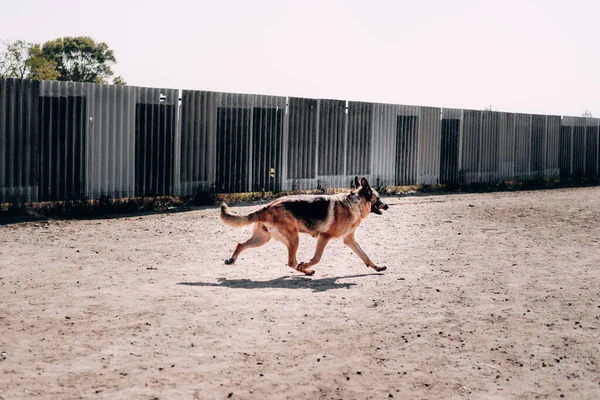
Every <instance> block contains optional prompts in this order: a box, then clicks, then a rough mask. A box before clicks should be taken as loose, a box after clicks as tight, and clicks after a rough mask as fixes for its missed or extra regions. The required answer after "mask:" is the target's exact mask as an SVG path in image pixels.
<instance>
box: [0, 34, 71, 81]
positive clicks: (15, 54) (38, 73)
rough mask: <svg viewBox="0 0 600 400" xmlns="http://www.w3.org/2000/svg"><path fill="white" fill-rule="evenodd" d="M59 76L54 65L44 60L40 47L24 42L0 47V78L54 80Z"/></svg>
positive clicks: (5, 44)
mask: <svg viewBox="0 0 600 400" xmlns="http://www.w3.org/2000/svg"><path fill="white" fill-rule="evenodd" d="M59 75H60V74H59V73H58V71H57V70H56V63H54V62H52V61H50V60H47V59H46V58H44V56H43V55H42V52H41V48H40V45H38V44H33V43H28V42H25V41H24V40H17V41H14V42H11V43H6V42H4V43H2V44H1V45H0V78H17V79H45V80H55V79H57V78H58V77H59Z"/></svg>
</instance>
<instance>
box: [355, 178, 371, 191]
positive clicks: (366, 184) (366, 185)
mask: <svg viewBox="0 0 600 400" xmlns="http://www.w3.org/2000/svg"><path fill="white" fill-rule="evenodd" d="M356 180H358V177H357V178H356ZM360 186H361V187H362V188H363V189H364V190H369V189H371V186H370V185H369V182H367V180H366V179H365V177H364V176H363V178H362V179H361V180H360Z"/></svg>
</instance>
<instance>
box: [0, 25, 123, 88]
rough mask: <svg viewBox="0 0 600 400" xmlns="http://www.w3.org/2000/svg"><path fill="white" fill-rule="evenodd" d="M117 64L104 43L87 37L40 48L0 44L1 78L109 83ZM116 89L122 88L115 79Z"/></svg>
mask: <svg viewBox="0 0 600 400" xmlns="http://www.w3.org/2000/svg"><path fill="white" fill-rule="evenodd" d="M116 62H117V60H116V58H115V55H114V52H113V51H112V50H111V49H110V48H109V47H108V45H107V44H106V43H104V42H95V41H94V40H93V39H92V38H90V37H87V36H80V37H64V38H59V39H55V40H51V41H48V42H46V43H44V44H43V45H40V44H36V43H28V42H26V41H23V40H17V41H14V42H10V43H1V44H0V78H18V79H39V80H59V81H71V82H91V83H108V80H109V78H110V77H112V76H113V75H114V73H113V71H112V66H113V65H114V64H115V63H116ZM113 84H115V85H125V84H126V82H125V80H124V79H123V78H122V77H120V76H117V77H115V78H114V79H113Z"/></svg>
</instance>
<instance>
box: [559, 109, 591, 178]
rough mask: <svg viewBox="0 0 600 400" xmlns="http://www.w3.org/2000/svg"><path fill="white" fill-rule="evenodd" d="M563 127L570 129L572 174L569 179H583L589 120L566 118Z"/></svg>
mask: <svg viewBox="0 0 600 400" xmlns="http://www.w3.org/2000/svg"><path fill="white" fill-rule="evenodd" d="M562 125H563V126H568V127H570V136H571V137H570V141H571V153H570V164H571V173H570V175H569V176H568V177H570V178H573V179H580V178H583V177H584V176H585V155H586V151H585V144H586V143H585V142H586V140H585V136H586V126H587V120H586V118H583V117H564V118H563V120H562ZM561 178H562V174H561Z"/></svg>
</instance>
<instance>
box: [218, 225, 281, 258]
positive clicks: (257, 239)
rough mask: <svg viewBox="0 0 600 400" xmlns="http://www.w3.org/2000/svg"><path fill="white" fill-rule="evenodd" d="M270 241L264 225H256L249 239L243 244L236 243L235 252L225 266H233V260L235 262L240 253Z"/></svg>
mask: <svg viewBox="0 0 600 400" xmlns="http://www.w3.org/2000/svg"><path fill="white" fill-rule="evenodd" d="M270 239H271V235H270V234H269V232H268V231H267V230H266V229H265V227H264V225H262V224H256V225H255V227H254V232H253V233H252V236H251V237H250V239H248V240H246V241H245V242H243V243H238V245H237V246H236V248H235V251H234V252H233V254H232V255H231V258H228V259H227V260H225V264H233V263H235V260H237V258H238V256H239V255H240V253H241V252H242V251H244V250H246V249H250V248H252V247H260V246H262V245H263V244H265V243H267V242H268V241H269V240H270Z"/></svg>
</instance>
